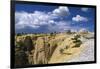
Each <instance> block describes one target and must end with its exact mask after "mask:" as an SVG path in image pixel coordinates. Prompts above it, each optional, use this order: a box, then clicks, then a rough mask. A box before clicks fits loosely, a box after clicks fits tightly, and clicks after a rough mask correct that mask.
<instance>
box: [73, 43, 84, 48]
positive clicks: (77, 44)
mask: <svg viewBox="0 0 100 69" xmlns="http://www.w3.org/2000/svg"><path fill="white" fill-rule="evenodd" d="M81 44H82V42H81V41H79V42H77V43H76V44H75V46H73V48H74V47H80V46H81Z"/></svg>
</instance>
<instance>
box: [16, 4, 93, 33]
mask: <svg viewBox="0 0 100 69" xmlns="http://www.w3.org/2000/svg"><path fill="white" fill-rule="evenodd" d="M94 11H95V10H94V8H87V7H70V6H50V5H29V4H16V5H15V31H16V32H26V33H34V32H37V33H41V32H46V33H48V32H54V31H56V32H63V31H66V30H69V29H70V30H72V31H79V30H81V29H85V30H88V31H91V32H94V23H95V20H94V19H95V18H94V14H95V13H94Z"/></svg>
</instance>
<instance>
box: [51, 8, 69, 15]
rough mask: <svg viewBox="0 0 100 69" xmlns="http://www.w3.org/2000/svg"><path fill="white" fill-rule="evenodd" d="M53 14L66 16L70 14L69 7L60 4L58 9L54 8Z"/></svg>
mask: <svg viewBox="0 0 100 69" xmlns="http://www.w3.org/2000/svg"><path fill="white" fill-rule="evenodd" d="M53 14H54V15H57V16H66V15H68V14H69V9H68V7H65V6H60V7H58V8H57V9H54V10H53Z"/></svg>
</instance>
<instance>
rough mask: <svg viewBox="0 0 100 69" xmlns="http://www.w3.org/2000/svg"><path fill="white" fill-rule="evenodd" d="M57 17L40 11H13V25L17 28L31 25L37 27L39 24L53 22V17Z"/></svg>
mask: <svg viewBox="0 0 100 69" xmlns="http://www.w3.org/2000/svg"><path fill="white" fill-rule="evenodd" d="M55 18H57V17H55V16H53V15H51V14H48V13H45V12H40V11H34V12H33V13H28V12H15V23H16V24H15V25H16V26H15V27H16V28H17V29H21V28H25V27H32V28H34V29H35V28H39V27H40V26H41V25H47V24H50V23H54V21H53V19H55Z"/></svg>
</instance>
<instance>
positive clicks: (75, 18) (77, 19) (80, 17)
mask: <svg viewBox="0 0 100 69" xmlns="http://www.w3.org/2000/svg"><path fill="white" fill-rule="evenodd" d="M72 20H73V21H76V22H80V21H88V19H87V18H86V17H83V16H80V15H76V16H75V17H73V18H72Z"/></svg>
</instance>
